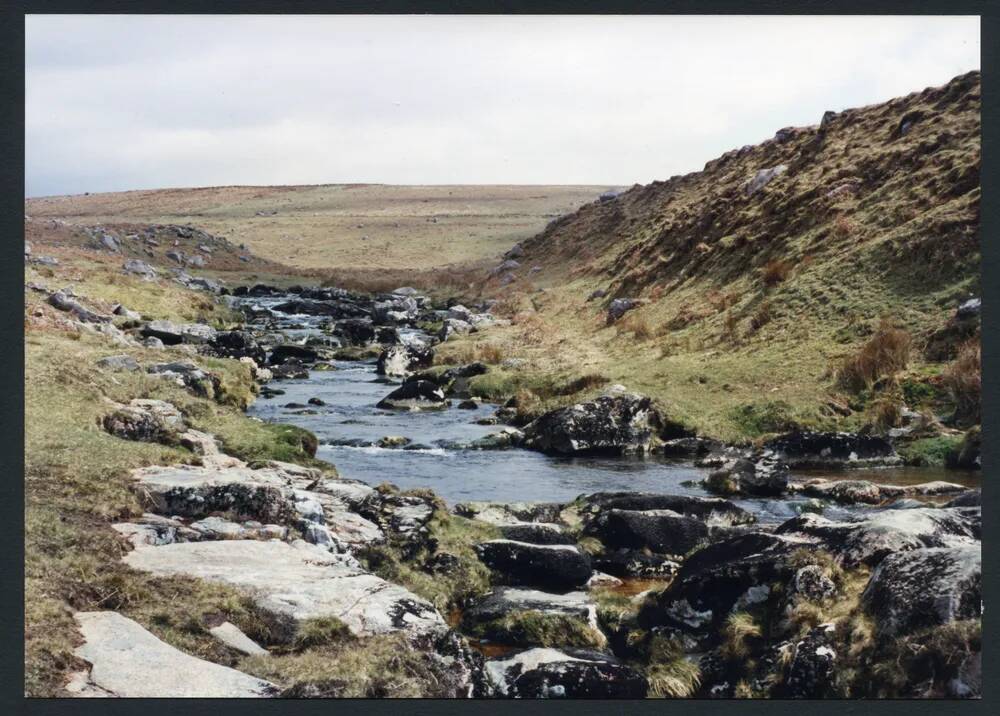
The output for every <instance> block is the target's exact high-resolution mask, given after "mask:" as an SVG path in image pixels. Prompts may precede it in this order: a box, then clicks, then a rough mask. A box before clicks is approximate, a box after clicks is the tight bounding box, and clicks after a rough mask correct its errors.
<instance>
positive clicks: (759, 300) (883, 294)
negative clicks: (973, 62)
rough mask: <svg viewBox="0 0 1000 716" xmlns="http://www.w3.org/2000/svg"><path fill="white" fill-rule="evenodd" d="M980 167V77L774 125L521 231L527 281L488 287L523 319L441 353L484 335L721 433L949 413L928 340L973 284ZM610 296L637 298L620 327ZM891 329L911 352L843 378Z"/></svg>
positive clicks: (496, 349) (533, 363) (539, 366)
mask: <svg viewBox="0 0 1000 716" xmlns="http://www.w3.org/2000/svg"><path fill="white" fill-rule="evenodd" d="M979 165H980V84H979V74H978V73H970V74H967V75H963V76H961V77H958V78H956V79H954V80H953V81H951V82H950V83H949V84H948V85H946V86H944V87H940V88H932V89H927V90H924V91H923V92H920V93H915V94H912V95H909V96H907V97H903V98H898V99H894V100H892V101H890V102H886V103H884V104H879V105H874V106H870V107H864V108H860V109H851V110H847V111H844V112H841V113H839V114H836V115H835V116H833V117H831V118H828V119H827V121H826V122H824V123H823V126H819V125H816V126H811V127H800V128H788V129H786V130H781V131H780V132H778V134H777V135H776V137H775V138H774V139H772V140H770V141H767V142H764V143H763V144H760V145H757V146H748V147H744V148H742V149H739V150H735V151H732V152H729V153H727V154H725V155H723V156H722V157H719V158H718V159H715V160H712V161H710V162H708V163H707V164H706V165H705V169H704V170H703V171H701V172H696V173H693V174H688V175H686V176H679V177H672V178H671V179H669V180H668V181H663V182H654V183H652V184H649V185H647V186H635V187H633V188H632V189H630V190H629V191H627V192H625V193H623V194H621V195H620V196H619V197H617V198H616V199H614V200H612V201H605V202H592V203H590V204H587V205H586V206H583V207H582V208H581V209H580V210H579V211H577V212H576V213H574V214H572V215H570V216H568V217H565V218H563V219H561V220H559V221H557V222H554V223H553V224H552V225H550V226H549V227H548V228H547V229H546V230H545V231H543V232H541V233H540V234H538V235H536V236H535V237H533V238H531V239H529V240H528V241H525V242H524V243H523V249H524V255H523V256H522V257H521V258H519V259H518V261H519V262H520V264H521V267H520V268H517V269H515V271H514V273H515V275H516V276H517V277H518V280H517V281H516V282H514V283H513V284H511V285H509V286H506V287H501V286H499V284H498V283H491V284H488V285H487V286H486V288H485V289H484V290H485V293H487V294H490V295H495V296H499V297H501V298H502V299H503V300H502V304H501V306H502V307H504V308H506V310H507V311H508V313H509V314H510V315H512V316H513V317H514V318H515V325H514V326H512V327H511V328H509V329H504V330H503V331H502V332H495V333H494V334H492V335H489V336H481V337H475V336H473V337H471V338H469V339H468V340H466V341H464V342H459V343H456V344H454V345H453V346H450V347H449V348H446V350H445V352H446V353H447V351H453V352H459V353H463V354H464V355H473V354H476V353H477V351H480V352H481V348H482V346H480V347H479V348H477V347H476V346H475V345H470V344H476V343H480V344H482V343H488V344H490V350H489V351H486V353H487V354H490V355H504V356H519V357H522V358H524V359H527V361H528V363H527V365H528V369H527V371H521V375H522V376H528V375H529V374H532V372H534V373H538V372H545V373H552V372H556V373H565V374H566V375H573V374H576V375H580V374H587V373H591V374H597V375H599V376H603V377H604V378H607V379H608V380H612V381H615V382H623V383H626V384H627V385H628V386H629V387H631V388H633V389H635V390H640V391H643V392H646V393H648V394H650V395H652V396H654V397H655V398H657V399H658V400H659V401H660V402H661V403H662V404H663V405H664V407H665V408H666V410H667V411H668V413H669V414H671V415H672V416H673V417H675V418H677V419H679V420H681V421H683V422H685V423H687V424H688V425H690V426H691V427H694V428H696V429H698V430H700V431H702V432H706V433H709V434H712V435H715V436H718V437H722V438H728V439H740V438H747V437H754V436H756V435H759V434H761V433H763V432H768V431H769V430H772V429H773V430H778V429H782V426H785V425H788V424H792V423H799V424H805V425H815V426H828V427H833V426H837V427H852V428H857V427H860V426H861V425H863V424H865V423H866V422H870V421H871V419H872V418H873V411H877V410H878V409H879V406H880V405H882V404H883V403H884V402H885V401H886V400H890V401H895V404H896V405H897V407H898V405H899V404H901V403H902V401H903V400H904V399H908V400H909V403H910V407H917V408H927V409H932V410H935V411H938V413H939V414H941V411H946V410H947V409H948V406H947V402H948V398H949V396H948V395H947V385H946V384H947V376H945V375H943V372H944V371H945V370H946V366H945V365H943V364H941V363H938V362H935V361H932V360H930V359H929V358H931V357H935V358H940V356H928V355H927V354H925V352H924V350H923V348H924V346H925V344H926V341H927V339H928V338H929V337H930V335H931V333H932V332H934V331H935V330H937V329H939V328H941V327H942V326H943V325H944V324H945V322H946V321H947V320H948V319H949V318H950V317H951V316H952V315H954V312H955V309H956V307H957V306H958V304H959V303H960V302H961V301H963V300H964V299H966V298H969V297H970V296H975V295H979V290H980V276H979V266H980V255H979V243H978V229H979V199H980V189H979ZM775 167H784V169H783V170H780V169H779V170H778V172H775V175H774V176H773V178H772V179H771V180H770V181H769V182H768V183H766V184H764V185H763V186H760V187H758V188H756V189H753V188H752V187H753V182H754V179H755V178H756V177H758V176H761V175H759V174H758V173H759V172H761V171H762V170H767V169H773V168H775ZM758 182H759V180H758ZM536 266H537V267H541V269H540V270H538V269H534V267H536ZM529 268H531V269H533V270H529ZM598 289H600V290H604V291H606V292H607V296H606V297H604V298H601V299H595V300H591V301H588V300H587V298H588V296H589V295H590V294H591V292H592V291H594V290H598ZM613 298H631V299H637V300H638V301H639V302H640V304H641V305H640V307H639V308H636V309H634V310H632V311H631V312H629V313H627V314H626V315H625V317H624V318H622V319H621V320H620V321H618V322H617V323H614V324H613V325H609V324H608V322H607V320H606V315H607V314H606V307H607V305H608V303H609V302H610V301H611V300H612V299H613ZM883 321H884V322H883ZM880 327H881V330H880ZM893 331H902V332H904V333H901V334H898V335H899V336H902V339H901V340H902V342H903V343H905V344H906V345H905V346H901V350H902V353H905V355H900V356H899V358H900V362H901V365H897V366H892V370H887V371H883V372H886V373H887V375H876V376H874V377H875V379H876V380H874V381H868V382H870V383H875V385H867V384H866V385H863V386H857V385H850V381H848V380H844V379H842V378H843V377H842V376H841V375H840V374H841V368H842V365H843V364H844V362H845V361H848V360H850V359H851V358H852V357H853V356H855V355H857V354H858V351H859V350H861V348H862V347H863V346H864V345H865V344H866V343H867V342H870V341H872V339H873V337H874V338H876V340H875V342H874V343H873V344H872V345H870V346H869V351H873V350H875V349H876V348H878V345H877V344H878V343H879V341H881V340H883V338H884V337H885V336H890V337H891V336H893V335H897V334H894V333H893ZM953 348H954V347H953ZM445 357H446V358H447V356H445ZM900 369H901V370H900ZM879 370H881V368H880V369H879ZM876 372H878V371H876ZM888 373H891V375H888ZM880 378H881V379H884V380H881V381H880V380H878V379H880ZM493 380H496V378H494V379H493ZM531 380H536V378H529V377H521V378H518V377H516V376H511V383H510V384H509V385H507V386H505V387H508V388H510V387H516V386H517V385H518V384H519V383H518V381H531ZM536 382H537V380H536ZM595 382H599V381H595ZM494 387H495V386H494ZM915 396H916V397H915Z"/></svg>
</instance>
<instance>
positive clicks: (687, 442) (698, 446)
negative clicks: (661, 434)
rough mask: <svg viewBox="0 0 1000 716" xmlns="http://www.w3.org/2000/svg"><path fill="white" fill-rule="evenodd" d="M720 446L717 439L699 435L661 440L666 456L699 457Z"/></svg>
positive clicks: (714, 450)
mask: <svg viewBox="0 0 1000 716" xmlns="http://www.w3.org/2000/svg"><path fill="white" fill-rule="evenodd" d="M721 448H722V443H720V442H719V441H718V440H711V439H709V438H699V437H685V438H673V439H671V440H665V441H664V442H663V447H662V452H663V454H664V455H666V456H668V457H701V456H704V455H708V454H710V453H713V452H717V451H718V450H719V449H721Z"/></svg>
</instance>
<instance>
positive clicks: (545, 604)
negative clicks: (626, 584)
mask: <svg viewBox="0 0 1000 716" xmlns="http://www.w3.org/2000/svg"><path fill="white" fill-rule="evenodd" d="M518 612H537V613H540V614H545V615H559V616H567V617H573V618H575V619H579V620H581V621H582V622H585V623H587V624H588V625H590V626H591V627H592V628H594V629H598V625H597V605H596V604H595V603H594V601H593V600H592V599H591V597H590V596H589V595H588V594H587V593H586V592H567V593H565V594H551V593H549V592H541V591H538V590H535V589H521V588H516V587H497V588H495V589H493V591H491V592H489V593H488V594H486V595H484V596H483V597H480V598H479V599H477V600H476V601H475V603H474V604H473V605H472V606H470V607H469V608H468V609H466V610H465V611H464V612H463V613H462V623H463V624H464V625H465V626H466V627H467V628H473V627H475V626H476V625H481V624H484V623H487V622H491V621H495V620H498V619H503V618H504V617H506V616H509V615H511V614H515V613H518Z"/></svg>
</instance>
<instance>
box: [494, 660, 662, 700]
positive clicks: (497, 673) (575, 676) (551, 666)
mask: <svg viewBox="0 0 1000 716" xmlns="http://www.w3.org/2000/svg"><path fill="white" fill-rule="evenodd" d="M486 674H487V676H488V678H489V680H490V682H491V684H492V687H493V695H494V696H498V697H505V698H571V699H572V698H583V699H588V698H589V699H611V698H618V699H641V698H644V697H645V696H646V692H647V691H648V689H649V684H648V682H647V681H646V678H645V677H644V676H642V675H641V674H640V673H638V672H637V671H635V670H634V669H632V668H631V667H629V666H626V665H624V664H622V663H621V662H619V661H618V660H617V659H616V658H615V657H613V656H611V655H610V654H604V653H601V652H595V651H590V650H583V649H563V650H556V649H547V648H537V649H528V650H527V651H522V652H519V653H517V654H514V655H513V656H508V657H505V658H502V659H492V660H490V661H487V662H486Z"/></svg>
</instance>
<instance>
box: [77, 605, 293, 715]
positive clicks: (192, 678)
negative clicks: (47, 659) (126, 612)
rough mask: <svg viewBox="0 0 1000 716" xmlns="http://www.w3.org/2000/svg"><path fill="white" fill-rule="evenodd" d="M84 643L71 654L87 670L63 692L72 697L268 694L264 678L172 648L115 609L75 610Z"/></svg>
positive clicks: (274, 690)
mask: <svg viewBox="0 0 1000 716" xmlns="http://www.w3.org/2000/svg"><path fill="white" fill-rule="evenodd" d="M75 617H76V621H77V623H79V625H80V632H81V635H82V636H83V639H84V643H83V644H82V645H81V646H79V647H77V649H76V650H75V652H74V653H75V655H76V656H77V657H79V658H80V659H83V660H84V661H85V662H87V664H88V669H87V670H86V671H84V672H82V673H79V674H76V675H74V677H73V679H72V681H71V682H70V683H69V685H68V686H67V690H68V691H69V692H70V693H71V694H73V695H76V696H111V697H125V698H178V697H198V698H251V697H269V696H275V695H277V693H278V688H277V687H276V686H275V685H274V684H272V683H270V682H267V681H264V680H262V679H258V678H256V677H253V676H250V675H249V674H244V673H242V672H240V671H237V670H235V669H230V668H229V667H226V666H221V665H219V664H213V663H212V662H210V661H205V660H204V659H198V658H196V657H194V656H191V655H189V654H185V653H184V652H182V651H180V650H178V649H175V648H174V647H172V646H170V645H169V644H166V643H164V642H162V641H160V640H159V639H157V638H156V637H155V636H153V635H152V634H150V633H149V632H148V631H146V630H145V629H144V628H143V627H142V626H140V625H139V624H138V623H136V622H134V621H132V620H131V619H129V618H127V617H124V616H122V615H121V614H118V613H116V612H78V613H77V614H76V615H75Z"/></svg>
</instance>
